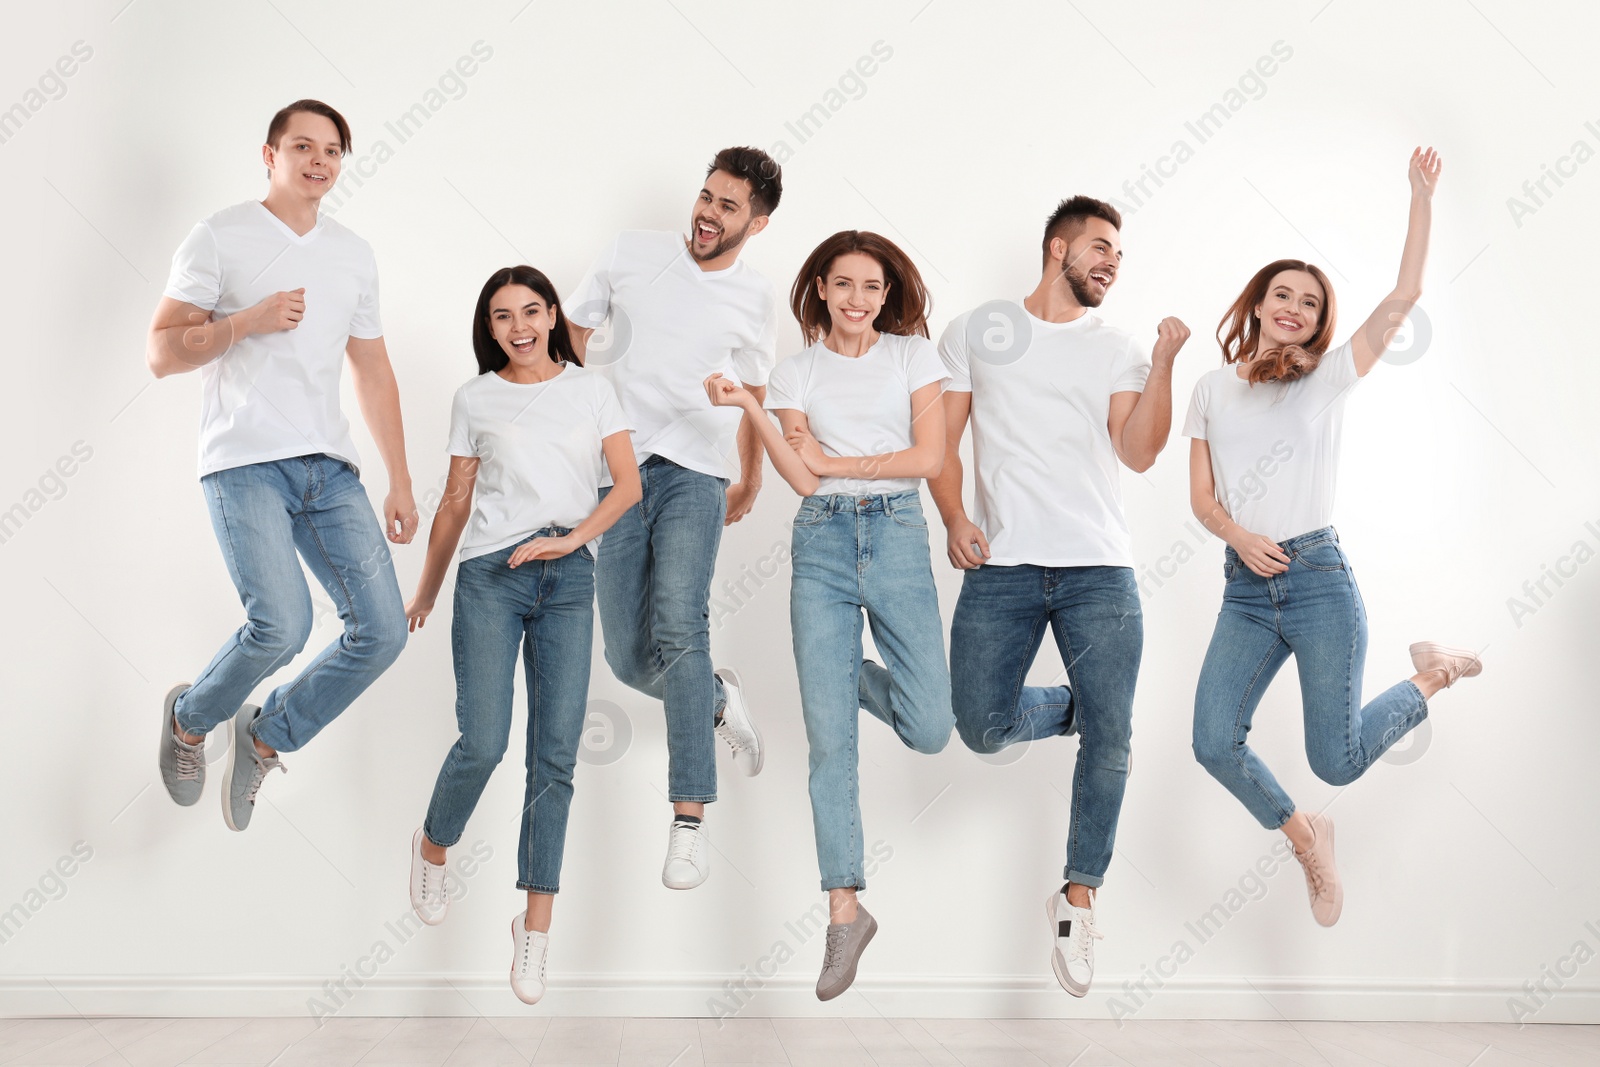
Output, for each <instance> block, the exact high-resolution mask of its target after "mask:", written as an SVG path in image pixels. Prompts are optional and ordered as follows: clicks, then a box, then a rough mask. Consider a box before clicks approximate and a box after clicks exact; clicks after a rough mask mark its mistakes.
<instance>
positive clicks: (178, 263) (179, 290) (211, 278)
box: [163, 222, 222, 311]
mask: <svg viewBox="0 0 1600 1067" xmlns="http://www.w3.org/2000/svg"><path fill="white" fill-rule="evenodd" d="M163 295H164V296H169V297H171V298H172V299H173V300H181V301H183V302H184V303H185V304H193V305H194V306H195V307H197V308H201V309H203V310H205V311H214V310H215V309H216V306H217V304H218V303H219V302H221V300H222V262H221V260H220V259H219V258H218V256H217V238H216V235H215V234H213V233H212V232H211V227H210V226H208V225H206V224H205V223H203V222H201V223H197V224H196V225H195V228H194V229H192V230H190V231H189V236H188V237H185V238H184V239H183V244H181V245H179V246H178V250H177V251H176V252H174V253H173V254H172V272H171V273H170V274H169V275H168V276H167V288H166V289H165V290H164V291H163Z"/></svg>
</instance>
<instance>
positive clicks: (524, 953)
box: [511, 912, 550, 1004]
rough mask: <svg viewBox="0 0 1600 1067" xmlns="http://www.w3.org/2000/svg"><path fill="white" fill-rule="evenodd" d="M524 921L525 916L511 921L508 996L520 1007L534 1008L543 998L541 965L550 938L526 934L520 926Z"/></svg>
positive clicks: (543, 980) (527, 930)
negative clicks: (518, 1003) (517, 1001)
mask: <svg viewBox="0 0 1600 1067" xmlns="http://www.w3.org/2000/svg"><path fill="white" fill-rule="evenodd" d="M526 917H527V913H526V912H518V913H517V914H516V915H513V916H512V917H511V953H512V955H511V992H513V993H515V994H516V995H517V999H518V1000H520V1001H522V1003H524V1004H537V1003H539V998H540V997H542V996H544V989H545V977H544V963H545V957H546V956H548V955H549V953H550V935H549V934H546V933H541V932H540V931H538V930H529V929H528V928H527V927H526V926H524V925H523V920H524V919H526Z"/></svg>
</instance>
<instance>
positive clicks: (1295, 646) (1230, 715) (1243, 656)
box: [1194, 526, 1428, 830]
mask: <svg viewBox="0 0 1600 1067" xmlns="http://www.w3.org/2000/svg"><path fill="white" fill-rule="evenodd" d="M1278 547H1280V548H1282V549H1283V551H1284V552H1285V553H1286V554H1288V556H1289V569H1288V570H1287V571H1285V572H1283V573H1282V574H1278V575H1274V576H1273V577H1271V578H1263V577H1261V576H1260V575H1258V574H1256V573H1255V572H1254V571H1252V570H1251V569H1250V568H1248V567H1246V566H1245V565H1244V564H1243V563H1241V562H1240V560H1239V555H1238V553H1236V552H1234V550H1233V549H1232V548H1229V549H1228V550H1227V553H1226V556H1225V561H1224V563H1223V565H1222V571H1223V575H1224V577H1225V578H1226V579H1227V587H1226V588H1225V589H1224V590H1223V594H1222V610H1221V612H1219V613H1218V615H1217V628H1216V631H1215V632H1214V633H1213V634H1212V635H1211V647H1210V648H1209V649H1208V650H1207V651H1206V659H1205V664H1204V665H1203V666H1202V667H1201V668H1200V684H1199V687H1198V689H1197V690H1196V692H1195V697H1194V754H1195V758H1196V759H1198V760H1199V761H1200V764H1201V766H1203V767H1205V769H1206V770H1208V771H1210V772H1211V775H1212V777H1214V778H1216V780H1217V781H1219V782H1221V783H1222V784H1223V785H1224V786H1226V787H1227V789H1228V791H1229V792H1230V793H1232V794H1233V795H1234V796H1236V797H1238V798H1239V801H1240V803H1242V804H1243V805H1244V806H1245V807H1246V808H1248V809H1249V810H1250V814H1252V815H1254V816H1255V817H1256V818H1257V819H1258V820H1260V822H1261V825H1262V826H1265V827H1266V828H1267V829H1269V830H1276V829H1278V828H1279V827H1281V826H1282V825H1283V824H1284V823H1285V822H1287V821H1288V820H1289V816H1291V815H1293V814H1294V810H1295V809H1294V801H1292V800H1290V799H1289V795H1288V794H1287V793H1285V792H1284V790H1283V787H1282V786H1280V785H1279V784H1278V780H1277V779H1276V778H1274V777H1273V776H1272V772H1271V771H1269V770H1268V769H1267V765H1266V764H1265V763H1263V762H1262V761H1261V757H1259V756H1257V755H1256V754H1255V752H1254V751H1252V750H1251V748H1250V746H1249V745H1248V744H1247V743H1246V739H1247V738H1248V737H1249V735H1250V724H1251V720H1252V719H1253V718H1254V717H1255V713H1256V705H1258V704H1259V703H1261V696H1262V694H1263V693H1265V692H1266V691H1267V686H1268V684H1269V683H1271V681H1272V679H1273V676H1274V675H1276V674H1277V673H1278V668H1280V667H1282V666H1283V664H1284V661H1285V660H1287V659H1288V658H1289V656H1290V655H1293V656H1294V660H1295V667H1296V668H1297V670H1298V671H1299V673H1300V699H1301V704H1302V706H1303V709H1304V713H1305V736H1306V757H1307V758H1308V759H1309V760H1310V761H1311V770H1312V772H1313V773H1315V774H1316V776H1317V777H1318V778H1321V779H1322V780H1323V781H1325V782H1327V783H1328V784H1329V785H1348V784H1349V783H1351V782H1353V781H1355V780H1356V779H1357V778H1360V777H1361V776H1362V775H1363V774H1365V773H1366V771H1367V769H1368V768H1369V767H1371V766H1372V763H1373V761H1374V760H1376V759H1377V758H1378V757H1379V756H1381V755H1383V754H1384V753H1385V752H1387V751H1388V750H1389V747H1390V746H1391V745H1393V744H1394V743H1395V742H1396V741H1398V740H1400V739H1401V738H1402V737H1404V736H1405V735H1406V734H1407V733H1408V732H1410V730H1411V729H1412V727H1414V726H1416V725H1417V724H1418V723H1420V722H1421V721H1422V720H1423V719H1424V718H1426V717H1427V714H1428V704H1427V701H1426V700H1424V699H1423V697H1422V691H1421V690H1420V689H1418V688H1417V687H1416V685H1414V684H1413V683H1412V682H1411V680H1410V679H1407V680H1405V681H1403V682H1399V683H1397V684H1395V685H1392V686H1390V687H1389V688H1388V689H1385V690H1384V691H1383V692H1382V693H1379V694H1378V695H1377V696H1376V697H1374V698H1373V699H1372V701H1371V702H1370V703H1368V704H1367V705H1366V706H1365V707H1363V706H1362V704H1361V675H1362V668H1363V667H1364V666H1365V664H1366V659H1367V610H1366V606H1365V605H1364V604H1362V602H1361V591H1360V590H1359V589H1357V588H1356V580H1355V575H1354V574H1353V573H1352V572H1351V570H1350V560H1349V559H1348V558H1347V557H1346V556H1345V554H1344V550H1343V549H1342V548H1340V547H1339V538H1338V535H1337V534H1336V533H1335V532H1334V529H1333V527H1331V526H1327V527H1324V528H1323V529H1320V530H1313V531H1312V532H1311V533H1308V534H1301V535H1300V536H1299V537H1291V538H1290V539H1289V540H1287V541H1282V542H1279V546H1278Z"/></svg>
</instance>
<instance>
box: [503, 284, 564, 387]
mask: <svg viewBox="0 0 1600 1067" xmlns="http://www.w3.org/2000/svg"><path fill="white" fill-rule="evenodd" d="M555 325H556V313H555V309H554V308H552V307H551V306H550V305H549V304H547V303H545V299H544V297H542V296H540V295H539V294H538V293H536V292H534V291H533V290H532V289H529V288H528V287H527V286H526V285H504V286H501V287H500V289H499V290H497V291H496V292H495V294H494V295H493V296H492V297H490V298H489V332H490V334H492V335H493V336H494V339H495V340H496V341H497V342H499V344H500V347H501V348H502V349H503V350H504V351H505V354H506V358H507V359H509V360H510V361H511V364H512V366H514V367H517V368H527V367H532V366H535V365H536V364H537V363H538V361H540V360H548V359H549V358H550V331H551V330H553V329H555Z"/></svg>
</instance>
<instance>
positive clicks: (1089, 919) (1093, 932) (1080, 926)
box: [1044, 889, 1105, 997]
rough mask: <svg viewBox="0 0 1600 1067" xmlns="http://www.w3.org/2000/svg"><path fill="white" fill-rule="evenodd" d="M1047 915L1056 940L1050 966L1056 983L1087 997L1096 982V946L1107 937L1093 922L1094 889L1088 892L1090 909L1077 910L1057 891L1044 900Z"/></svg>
mask: <svg viewBox="0 0 1600 1067" xmlns="http://www.w3.org/2000/svg"><path fill="white" fill-rule="evenodd" d="M1044 914H1045V918H1046V919H1047V920H1048V921H1049V923H1050V935H1051V937H1052V938H1054V940H1055V945H1054V946H1053V948H1052V949H1051V952H1050V966H1051V968H1052V969H1053V970H1054V971H1055V972H1056V981H1058V982H1060V983H1061V988H1062V989H1065V990H1066V991H1067V992H1068V993H1071V994H1072V995H1073V996H1075V997H1082V996H1087V995H1088V993H1089V983H1090V982H1091V981H1092V980H1093V979H1094V943H1095V942H1096V941H1098V940H1100V939H1102V938H1104V937H1105V935H1104V934H1102V933H1101V932H1100V930H1099V928H1098V927H1096V926H1095V922H1094V890H1092V889H1091V890H1090V891H1089V906H1088V907H1087V908H1076V907H1073V906H1072V904H1070V903H1068V901H1067V895H1066V893H1064V892H1062V891H1061V890H1059V889H1058V890H1056V891H1055V892H1054V893H1051V894H1050V896H1049V898H1048V899H1047V900H1045V902H1044Z"/></svg>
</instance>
